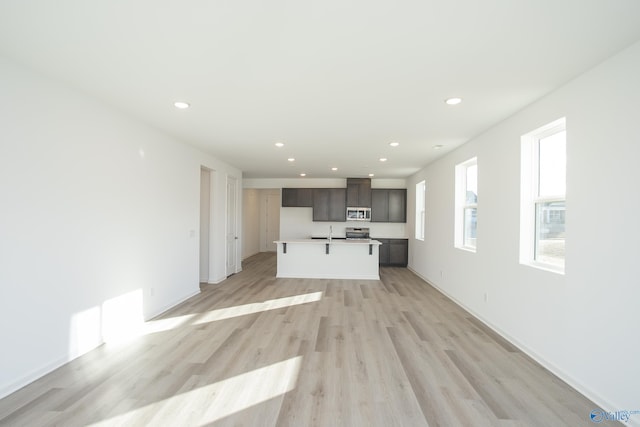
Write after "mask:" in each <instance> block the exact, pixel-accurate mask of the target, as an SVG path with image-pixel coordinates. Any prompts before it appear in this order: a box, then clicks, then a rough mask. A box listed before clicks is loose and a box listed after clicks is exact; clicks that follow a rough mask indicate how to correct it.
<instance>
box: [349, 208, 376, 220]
mask: <svg viewBox="0 0 640 427" xmlns="http://www.w3.org/2000/svg"><path fill="white" fill-rule="evenodd" d="M347 221H371V208H347Z"/></svg>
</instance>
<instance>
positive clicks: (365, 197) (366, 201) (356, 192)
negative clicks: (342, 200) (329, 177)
mask: <svg viewBox="0 0 640 427" xmlns="http://www.w3.org/2000/svg"><path fill="white" fill-rule="evenodd" d="M347 206H348V207H354V208H370V207H371V180H370V179H369V178H347Z"/></svg>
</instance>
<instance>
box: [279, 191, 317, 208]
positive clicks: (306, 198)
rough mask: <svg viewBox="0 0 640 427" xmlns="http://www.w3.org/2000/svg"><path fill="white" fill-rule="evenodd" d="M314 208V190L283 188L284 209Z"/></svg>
mask: <svg viewBox="0 0 640 427" xmlns="http://www.w3.org/2000/svg"><path fill="white" fill-rule="evenodd" d="M312 206H313V189H312V188H283V189H282V207H283V208H310V207H312Z"/></svg>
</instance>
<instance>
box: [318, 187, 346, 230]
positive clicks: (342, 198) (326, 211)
mask: <svg viewBox="0 0 640 427" xmlns="http://www.w3.org/2000/svg"><path fill="white" fill-rule="evenodd" d="M313 220H314V221H332V222H345V221H346V220H347V189H346V188H314V189H313Z"/></svg>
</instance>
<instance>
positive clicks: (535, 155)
mask: <svg viewBox="0 0 640 427" xmlns="http://www.w3.org/2000/svg"><path fill="white" fill-rule="evenodd" d="M566 141H567V133H566V126H565V119H564V118H563V119H560V120H557V121H555V122H553V123H550V124H549V125H547V126H544V127H542V128H540V129H537V130H535V131H533V132H531V133H529V134H527V135H523V136H522V164H521V166H522V177H521V192H522V197H521V200H522V202H521V209H520V212H521V217H520V262H521V263H523V264H529V265H533V266H536V267H540V268H545V269H549V270H553V271H557V272H564V260H565V258H564V248H565V207H566V204H565V192H566V164H567V154H566V153H567V150H566V147H567V142H566Z"/></svg>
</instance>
